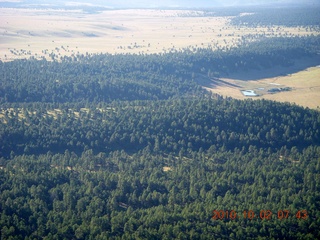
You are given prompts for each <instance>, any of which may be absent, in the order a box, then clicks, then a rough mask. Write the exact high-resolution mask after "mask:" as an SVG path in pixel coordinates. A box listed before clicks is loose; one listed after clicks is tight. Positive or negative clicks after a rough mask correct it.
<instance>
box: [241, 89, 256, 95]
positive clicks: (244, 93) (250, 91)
mask: <svg viewBox="0 0 320 240" xmlns="http://www.w3.org/2000/svg"><path fill="white" fill-rule="evenodd" d="M241 92H242V94H243V95H244V96H246V97H256V96H258V94H256V93H255V92H254V91H253V90H242V91H241Z"/></svg>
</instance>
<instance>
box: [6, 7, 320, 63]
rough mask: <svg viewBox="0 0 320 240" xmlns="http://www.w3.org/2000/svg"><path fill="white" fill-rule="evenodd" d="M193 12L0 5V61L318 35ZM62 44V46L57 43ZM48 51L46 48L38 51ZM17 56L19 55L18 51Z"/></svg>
mask: <svg viewBox="0 0 320 240" xmlns="http://www.w3.org/2000/svg"><path fill="white" fill-rule="evenodd" d="M198 15H201V12H197V11H184V10H136V9H135V10H110V11H104V12H101V13H97V14H85V13H83V12H80V11H63V10H59V11H57V10H30V9H8V8H3V9H0V40H1V41H0V60H2V61H10V60H13V59H16V58H25V57H28V56H30V55H35V54H36V55H37V56H39V57H40V56H46V57H48V54H49V53H51V52H54V53H55V54H57V55H60V56H64V55H72V54H74V53H78V52H79V53H84V54H85V53H86V52H88V53H100V52H103V53H105V52H108V53H160V52H165V51H171V49H173V48H175V49H183V48H187V47H191V46H192V47H212V48H216V47H218V46H234V45H236V44H237V43H238V41H239V39H240V38H241V37H242V36H244V35H247V34H257V33H265V34H266V35H267V36H275V35H277V34H280V33H281V34H286V33H289V34H290V33H292V34H295V35H308V34H312V33H313V34H319V33H317V32H306V31H305V30H302V29H298V28H279V29H277V30H275V28H274V29H271V28H238V27H234V26H231V25H229V24H228V23H229V21H230V17H196V16H198ZM62 46H63V48H61V47H62ZM44 50H47V51H46V53H44V52H43V51H44ZM19 55H20V56H19Z"/></svg>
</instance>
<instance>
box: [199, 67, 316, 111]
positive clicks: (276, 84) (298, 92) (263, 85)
mask: <svg viewBox="0 0 320 240" xmlns="http://www.w3.org/2000/svg"><path fill="white" fill-rule="evenodd" d="M222 79H223V81H224V82H225V83H226V84H222V85H213V86H211V87H210V86H206V87H205V88H206V89H207V90H209V91H211V92H213V93H217V94H220V95H222V96H225V97H233V98H236V99H247V98H248V97H246V96H244V95H243V94H242V93H241V91H242V90H249V89H252V90H255V91H256V92H257V93H260V94H258V96H254V97H252V99H268V100H274V101H279V102H290V103H295V104H298V105H300V106H303V107H309V108H313V109H319V106H320V83H319V80H320V68H319V67H311V68H308V69H306V70H302V71H299V72H297V73H294V74H288V75H286V76H279V77H273V78H262V79H258V80H240V79H234V78H222ZM213 82H214V80H213ZM273 88H290V91H281V92H280V91H279V92H276V93H272V92H268V90H270V89H273Z"/></svg>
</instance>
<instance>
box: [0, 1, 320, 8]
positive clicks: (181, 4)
mask: <svg viewBox="0 0 320 240" xmlns="http://www.w3.org/2000/svg"><path fill="white" fill-rule="evenodd" d="M0 4H2V5H8V6H12V7H15V6H16V7H31V6H33V7H36V6H48V7H50V6H55V7H57V6H59V7H77V6H88V7H104V8H210V7H228V6H257V5H287V6H291V5H303V4H319V2H318V1H317V0H306V1H303V3H302V2H301V1H299V0H271V1H266V0H213V1H208V0H198V1H193V0H162V1H159V0H158V1H148V0H137V1H130V2H128V1H126V0H109V1H103V0H94V1H89V0H76V1H72V0H58V1H55V2H52V1H49V0H0Z"/></svg>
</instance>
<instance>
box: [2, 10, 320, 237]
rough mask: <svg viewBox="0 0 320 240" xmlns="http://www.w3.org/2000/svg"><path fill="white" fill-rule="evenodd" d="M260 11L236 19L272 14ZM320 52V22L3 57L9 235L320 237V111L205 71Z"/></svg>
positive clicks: (5, 232)
mask: <svg viewBox="0 0 320 240" xmlns="http://www.w3.org/2000/svg"><path fill="white" fill-rule="evenodd" d="M261 11H262V10H261ZM279 12H280V10H279V11H275V12H274V14H275V15H277V16H278V14H279ZM259 14H262V13H260V12H259ZM259 14H257V15H255V18H259V19H260V18H261V16H260V15H259ZM263 14H265V13H264V12H263ZM294 14H296V12H295V11H294V12H293V15H294ZM310 14H311V13H310ZM316 14H318V12H314V13H313V15H316ZM275 15H274V16H275ZM290 16H292V15H290ZM294 16H295V15H294ZM253 17H254V15H248V16H244V18H242V19H241V22H237V21H240V20H239V19H238V18H235V20H234V22H233V23H232V24H239V25H241V24H244V22H245V21H249V22H256V23H257V24H258V25H262V24H267V23H264V22H263V21H266V20H264V19H263V18H261V19H260V20H259V21H261V22H258V20H254V19H250V18H253ZM285 19H287V18H285ZM287 20H288V19H287ZM298 20H299V19H298ZM273 21H274V23H268V24H279V22H277V21H280V20H279V18H274V19H273ZM280 23H281V22H280ZM285 24H286V23H283V25H285ZM292 24H293V25H299V26H307V25H308V26H313V27H314V25H313V24H318V23H317V22H312V21H311V20H310V19H309V18H307V20H306V23H301V24H296V23H295V22H292ZM319 52H320V37H319V36H307V37H289V36H281V37H277V38H267V37H265V36H248V37H246V38H244V39H242V41H241V43H239V46H236V47H233V48H230V47H229V48H228V47H225V48H220V49H217V50H212V49H201V48H190V49H184V50H183V51H172V52H170V53H163V54H150V55H143V54H139V55H138V54H137V55H128V54H118V55H111V54H104V53H101V54H89V53H88V54H75V55H74V56H71V57H62V56H56V55H54V54H52V55H51V56H50V58H51V59H50V60H48V59H45V58H42V59H37V58H36V57H31V58H30V59H23V60H15V61H11V62H1V61H0V214H1V216H0V236H1V239H319V238H320V230H319V227H320V211H319V209H320V113H319V111H316V110H311V109H308V108H303V107H300V106H297V105H293V104H289V103H279V102H274V101H267V100H252V99H248V100H245V101H240V100H235V99H231V98H223V97H221V96H219V95H212V94H210V93H208V92H206V91H205V90H204V89H203V88H202V85H201V84H203V82H206V81H209V80H210V79H214V78H215V77H219V76H228V74H231V73H234V72H238V71H250V70H257V69H272V67H275V66H283V67H290V66H293V65H294V64H295V61H296V60H299V59H300V60H301V59H314V58H319ZM288 69H290V68H288ZM288 71H289V70H288ZM288 73H290V72H288ZM200 83H201V84H200Z"/></svg>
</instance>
